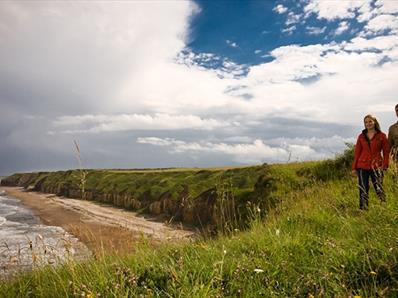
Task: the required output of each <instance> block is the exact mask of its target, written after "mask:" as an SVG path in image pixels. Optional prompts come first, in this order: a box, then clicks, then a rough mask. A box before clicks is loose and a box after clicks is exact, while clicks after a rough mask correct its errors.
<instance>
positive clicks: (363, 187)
mask: <svg viewBox="0 0 398 298" xmlns="http://www.w3.org/2000/svg"><path fill="white" fill-rule="evenodd" d="M357 174H358V187H359V208H360V209H365V210H366V209H368V206H369V178H370V179H371V181H372V184H373V187H374V189H375V191H376V194H377V196H378V197H379V199H380V200H381V201H382V202H384V201H385V200H386V198H385V194H384V190H383V171H382V170H381V169H372V170H365V169H357Z"/></svg>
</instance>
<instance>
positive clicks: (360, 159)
mask: <svg viewBox="0 0 398 298" xmlns="http://www.w3.org/2000/svg"><path fill="white" fill-rule="evenodd" d="M363 121H364V124H365V129H364V130H363V131H362V133H361V134H360V135H359V136H358V140H357V144H356V145H355V153H354V162H353V164H352V171H353V174H354V175H355V174H356V175H357V176H358V182H359V183H358V186H359V208H360V209H368V204H369V178H370V179H371V180H372V184H373V186H374V188H375V190H376V193H377V196H378V197H379V199H380V200H381V201H382V202H384V201H385V194H384V191H383V172H384V170H386V169H387V168H388V161H389V153H390V152H389V151H390V148H389V144H388V140H387V137H386V135H385V134H384V133H383V132H382V131H381V130H380V125H379V122H378V121H377V119H376V117H374V116H372V115H366V116H365V118H364V119H363Z"/></svg>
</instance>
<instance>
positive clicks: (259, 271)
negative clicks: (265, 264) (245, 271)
mask: <svg viewBox="0 0 398 298" xmlns="http://www.w3.org/2000/svg"><path fill="white" fill-rule="evenodd" d="M253 271H254V272H256V273H261V272H264V270H263V269H259V268H256V269H254V270H253Z"/></svg>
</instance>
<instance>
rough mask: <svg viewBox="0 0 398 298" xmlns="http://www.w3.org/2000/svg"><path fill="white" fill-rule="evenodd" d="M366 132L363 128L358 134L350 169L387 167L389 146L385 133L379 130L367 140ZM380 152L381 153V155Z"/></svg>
mask: <svg viewBox="0 0 398 298" xmlns="http://www.w3.org/2000/svg"><path fill="white" fill-rule="evenodd" d="M366 132H367V130H366V129H365V130H363V131H362V133H361V134H360V135H359V136H358V139H357V144H356V145H355V153H354V162H353V163H352V169H353V170H356V169H365V170H370V169H379V168H382V169H387V168H388V162H389V154H390V146H389V144H388V140H387V137H386V135H385V134H384V133H382V132H381V131H379V132H376V134H375V135H374V136H373V138H372V139H371V140H369V139H368V137H367V136H366ZM381 153H383V156H382V155H381Z"/></svg>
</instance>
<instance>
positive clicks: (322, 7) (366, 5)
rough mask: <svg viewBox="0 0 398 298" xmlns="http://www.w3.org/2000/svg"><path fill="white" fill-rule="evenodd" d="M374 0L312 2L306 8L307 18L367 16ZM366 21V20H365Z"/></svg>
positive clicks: (315, 0) (331, 18) (334, 18)
mask: <svg viewBox="0 0 398 298" xmlns="http://www.w3.org/2000/svg"><path fill="white" fill-rule="evenodd" d="M371 1H372V0H345V1H323V0H310V1H309V2H308V3H307V5H306V6H305V7H304V12H305V15H306V17H308V16H310V15H311V14H316V15H317V17H318V18H319V19H326V20H336V19H352V18H354V17H355V12H357V11H359V12H360V13H361V14H366V13H368V12H369V10H370V3H371ZM364 19H365V18H364Z"/></svg>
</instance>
